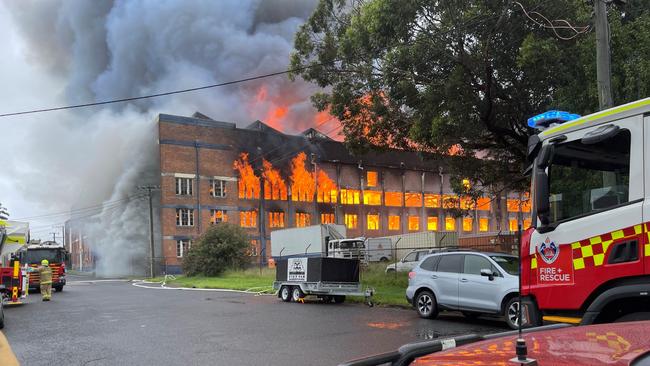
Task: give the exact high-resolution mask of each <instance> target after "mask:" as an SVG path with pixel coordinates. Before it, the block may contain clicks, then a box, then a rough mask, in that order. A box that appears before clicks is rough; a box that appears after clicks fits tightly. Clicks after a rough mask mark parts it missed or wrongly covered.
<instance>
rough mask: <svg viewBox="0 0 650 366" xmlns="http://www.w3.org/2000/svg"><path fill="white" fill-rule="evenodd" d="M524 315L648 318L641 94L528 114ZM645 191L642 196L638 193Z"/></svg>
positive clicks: (645, 105) (649, 234) (648, 116)
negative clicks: (609, 103)
mask: <svg viewBox="0 0 650 366" xmlns="http://www.w3.org/2000/svg"><path fill="white" fill-rule="evenodd" d="M528 124H529V126H531V127H533V128H536V129H538V130H539V133H538V134H536V135H533V136H531V137H530V139H529V141H528V151H527V152H528V158H529V162H530V163H531V164H532V165H531V167H530V168H529V169H531V172H532V179H531V180H532V184H531V191H532V192H531V193H532V200H533V218H534V219H535V220H533V225H532V227H531V228H529V229H527V230H526V231H525V232H524V234H523V236H522V247H521V257H522V258H521V259H522V261H521V266H522V267H521V268H522V272H521V283H522V291H521V293H522V296H523V301H522V305H523V309H522V310H523V311H524V312H523V315H524V316H523V320H524V323H525V324H532V325H539V324H541V323H542V322H545V321H546V322H568V323H574V324H591V323H603V322H613V321H625V320H640V319H649V318H650V143H648V142H649V141H650V98H647V99H642V100H639V101H636V102H633V103H629V104H625V105H622V106H619V107H615V108H612V109H607V110H604V111H601V112H598V113H594V114H591V115H588V116H583V117H581V116H578V115H574V114H570V113H567V112H561V111H549V112H546V113H543V114H541V115H538V116H535V117H532V118H530V119H529V120H528ZM646 197H648V198H646Z"/></svg>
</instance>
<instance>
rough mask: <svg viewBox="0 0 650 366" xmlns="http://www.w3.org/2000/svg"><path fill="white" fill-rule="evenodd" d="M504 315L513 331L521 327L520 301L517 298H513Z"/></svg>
mask: <svg viewBox="0 0 650 366" xmlns="http://www.w3.org/2000/svg"><path fill="white" fill-rule="evenodd" d="M503 315H504V316H505V318H506V323H508V326H509V327H510V328H512V329H518V327H519V301H517V297H513V298H512V299H510V300H508V302H507V303H506V306H505V309H504V312H503Z"/></svg>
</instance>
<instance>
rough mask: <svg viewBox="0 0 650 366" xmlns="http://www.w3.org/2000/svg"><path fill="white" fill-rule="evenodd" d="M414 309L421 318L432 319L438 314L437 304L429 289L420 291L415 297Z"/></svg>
mask: <svg viewBox="0 0 650 366" xmlns="http://www.w3.org/2000/svg"><path fill="white" fill-rule="evenodd" d="M415 310H416V311H417V312H418V315H419V316H420V317H421V318H425V319H433V318H435V317H436V316H438V304H437V303H436V297H435V296H434V295H433V293H432V292H431V291H426V290H425V291H422V292H420V293H419V294H418V296H417V297H416V298H415Z"/></svg>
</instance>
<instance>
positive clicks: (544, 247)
mask: <svg viewBox="0 0 650 366" xmlns="http://www.w3.org/2000/svg"><path fill="white" fill-rule="evenodd" d="M537 251H538V252H539V255H540V256H541V257H542V260H543V261H544V262H546V263H548V264H551V263H553V262H555V260H556V259H557V257H558V256H559V255H560V248H559V247H558V246H557V245H555V243H554V242H552V241H551V239H549V238H548V237H546V240H544V242H543V243H542V244H540V245H538V246H537Z"/></svg>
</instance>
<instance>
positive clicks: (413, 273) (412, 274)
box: [409, 271, 415, 280]
mask: <svg viewBox="0 0 650 366" xmlns="http://www.w3.org/2000/svg"><path fill="white" fill-rule="evenodd" d="M414 278H415V272H413V271H411V272H409V280H412V279H414Z"/></svg>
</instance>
